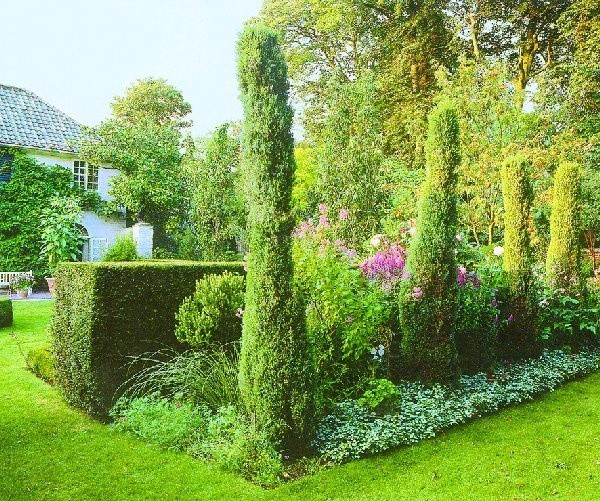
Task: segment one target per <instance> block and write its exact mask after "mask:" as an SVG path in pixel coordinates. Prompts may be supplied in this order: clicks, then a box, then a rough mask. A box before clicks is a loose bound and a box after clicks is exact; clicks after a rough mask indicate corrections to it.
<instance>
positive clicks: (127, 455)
mask: <svg viewBox="0 0 600 501" xmlns="http://www.w3.org/2000/svg"><path fill="white" fill-rule="evenodd" d="M14 307H15V324H14V326H13V327H11V328H4V329H0V499H40V498H43V499H164V498H169V499H289V498H294V499H311V500H312V499H409V498H410V499H547V498H551V497H552V498H555V499H578V500H579V499H598V497H599V495H598V493H599V492H600V399H599V398H598V395H600V374H595V375H593V376H590V377H588V378H586V379H585V380H582V381H578V382H574V383H571V384H569V385H567V386H565V387H563V388H561V389H560V390H558V391H556V392H555V393H553V394H548V395H545V396H544V397H542V398H541V399H539V400H538V401H536V402H533V403H530V404H525V405H521V406H518V407H515V408H512V409H508V410H505V411H502V412H500V413H498V414H497V415H495V416H491V417H487V418H483V419H481V420H478V421H475V422H473V423H470V424H468V425H465V426H461V427H458V428H455V429H453V430H450V431H449V432H448V433H447V434H445V435H443V436H440V437H438V438H436V439H434V440H428V441H426V442H424V443H421V444H419V445H416V446H413V447H405V448H401V449H399V450H397V451H394V452H392V453H389V454H385V455H382V456H379V457H376V458H370V459H364V460H361V461H355V462H353V463H350V464H347V465H345V466H341V467H335V468H332V469H329V470H327V471H323V472H321V473H319V474H317V475H315V476H312V477H307V478H304V479H302V480H299V481H296V482H293V483H290V484H287V485H285V486H282V487H280V488H278V489H275V490H273V491H265V490H262V489H261V488H259V487H257V486H255V485H253V484H250V483H248V482H246V481H244V480H243V479H240V478H239V477H236V476H235V475H231V474H228V473H225V472H223V471H221V470H219V469H217V468H216V467H214V466H212V465H209V464H205V463H202V462H200V461H197V460H194V459H192V458H191V457H188V456H187V455H185V454H181V453H175V452H169V451H165V450H161V449H159V448H157V447H155V446H152V445H149V444H146V443H145V442H142V441H140V440H138V439H136V438H134V437H131V436H129V435H126V434H122V433H117V432H114V431H111V430H110V429H109V428H108V427H107V426H105V425H102V424H100V423H98V422H96V421H94V420H92V419H90V418H89V417H87V416H86V415H85V414H83V413H81V412H79V411H76V410H73V409H71V408H69V407H68V406H66V405H65V404H64V402H63V401H62V399H61V397H60V395H59V393H58V392H57V391H56V390H55V389H54V388H51V387H50V386H48V385H47V384H45V383H44V382H42V381H41V380H39V379H37V378H36V377H35V376H33V374H31V373H29V372H28V371H27V370H26V368H25V363H24V361H23V358H22V356H21V355H20V353H19V349H18V346H17V343H16V341H15V339H14V338H13V337H11V336H10V334H11V333H14V334H15V335H16V337H17V339H18V340H19V343H20V344H21V345H22V347H23V349H24V351H27V350H29V349H31V348H34V347H36V346H37V345H39V344H42V343H44V342H46V341H47V335H46V333H45V327H46V325H47V322H48V320H49V317H50V311H51V302H50V301H21V302H15V304H14Z"/></svg>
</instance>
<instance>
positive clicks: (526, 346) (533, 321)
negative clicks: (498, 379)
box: [500, 156, 541, 358]
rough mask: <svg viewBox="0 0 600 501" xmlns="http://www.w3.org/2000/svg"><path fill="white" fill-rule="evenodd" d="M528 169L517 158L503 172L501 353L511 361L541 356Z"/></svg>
mask: <svg viewBox="0 0 600 501" xmlns="http://www.w3.org/2000/svg"><path fill="white" fill-rule="evenodd" d="M527 168H528V162H527V160H526V159H525V158H524V157H522V156H515V157H511V158H508V159H506V161H505V162H504V165H503V166H502V170H501V172H500V174H501V178H502V196H503V198H504V254H503V270H504V274H505V285H506V305H505V306H506V313H507V314H508V316H507V317H506V323H503V328H502V329H501V331H500V352H501V354H502V356H504V357H508V358H521V357H534V356H538V355H539V354H540V352H541V344H540V342H539V339H538V332H537V303H536V290H535V285H536V284H535V283H534V279H533V274H532V271H531V270H532V268H531V264H532V263H531V248H530V245H529V231H528V230H529V216H530V214H529V213H530V208H531V200H532V197H533V191H532V188H531V184H530V182H529V178H528V176H527Z"/></svg>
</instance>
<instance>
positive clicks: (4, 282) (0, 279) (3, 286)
mask: <svg viewBox="0 0 600 501" xmlns="http://www.w3.org/2000/svg"><path fill="white" fill-rule="evenodd" d="M21 275H27V276H29V277H33V272H32V271H0V290H6V291H7V293H8V295H9V296H10V295H12V293H13V290H12V285H11V284H12V280H14V279H15V278H17V277H19V276H21Z"/></svg>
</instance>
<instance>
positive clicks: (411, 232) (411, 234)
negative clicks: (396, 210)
mask: <svg viewBox="0 0 600 501" xmlns="http://www.w3.org/2000/svg"><path fill="white" fill-rule="evenodd" d="M408 232H409V233H410V236H411V237H414V236H415V233H416V232H417V228H416V227H415V226H412V227H411V228H410V229H409V230H408Z"/></svg>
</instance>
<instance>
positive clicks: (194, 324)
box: [175, 272, 246, 348]
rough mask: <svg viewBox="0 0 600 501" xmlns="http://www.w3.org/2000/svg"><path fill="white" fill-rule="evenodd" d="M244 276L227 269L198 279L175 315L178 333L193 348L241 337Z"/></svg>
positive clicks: (180, 339)
mask: <svg viewBox="0 0 600 501" xmlns="http://www.w3.org/2000/svg"><path fill="white" fill-rule="evenodd" d="M245 285H246V284H245V280H244V277H243V276H241V275H234V274H233V273H229V272H225V273H223V274H222V275H207V276H206V277H204V278H202V279H201V280H198V281H197V282H196V291H195V292H194V294H193V295H192V296H190V297H187V298H186V299H185V300H184V301H183V303H182V305H181V307H180V308H179V312H178V313H177V315H176V317H175V318H176V320H177V327H176V328H175V336H177V339H179V341H181V342H182V343H187V344H189V345H190V346H192V347H194V348H199V347H207V346H209V345H211V344H214V343H219V344H221V345H222V344H227V343H231V342H233V341H239V340H240V338H241V337H242V316H243V313H244V292H245V291H244V289H245Z"/></svg>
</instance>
